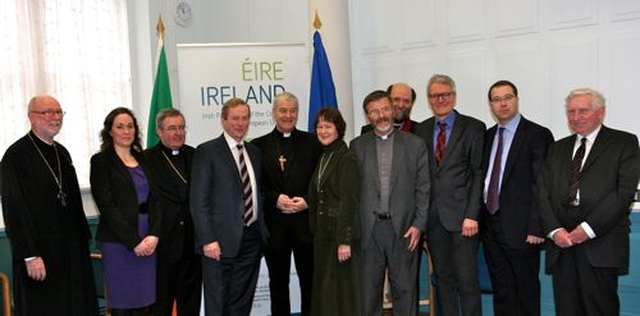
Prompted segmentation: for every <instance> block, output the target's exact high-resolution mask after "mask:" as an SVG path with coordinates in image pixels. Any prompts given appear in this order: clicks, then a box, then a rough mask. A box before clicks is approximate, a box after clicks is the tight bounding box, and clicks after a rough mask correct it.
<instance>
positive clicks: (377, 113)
mask: <svg viewBox="0 0 640 316" xmlns="http://www.w3.org/2000/svg"><path fill="white" fill-rule="evenodd" d="M391 111H393V109H392V108H391V107H390V106H385V107H383V108H381V109H379V110H371V111H369V115H371V116H380V115H382V114H383V113H385V114H386V113H391Z"/></svg>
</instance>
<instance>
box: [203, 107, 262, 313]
mask: <svg viewBox="0 0 640 316" xmlns="http://www.w3.org/2000/svg"><path fill="white" fill-rule="evenodd" d="M250 115H251V112H250V109H249V105H247V103H246V102H244V101H243V100H242V99H237V98H233V99H231V100H229V101H227V102H225V104H224V105H223V107H222V114H221V117H222V119H221V123H222V127H223V129H224V133H223V134H222V135H221V136H220V137H218V138H216V139H214V140H211V141H208V142H205V143H203V144H201V145H200V146H198V148H197V149H196V152H195V155H194V158H193V168H192V171H193V172H192V173H191V214H192V216H193V222H194V226H195V232H196V251H197V252H199V253H201V254H203V259H202V278H203V283H204V300H205V301H204V302H205V315H207V316H214V315H216V316H217V315H249V314H250V313H251V306H252V305H253V296H254V293H255V289H256V284H257V280H258V273H259V270H260V258H261V256H262V249H263V245H264V242H265V229H264V220H263V211H262V199H261V197H260V183H261V177H262V168H261V166H262V165H261V163H260V150H259V149H258V148H257V147H256V146H255V145H253V144H251V143H247V142H245V141H243V138H244V136H245V134H246V133H247V130H248V128H249V119H250Z"/></svg>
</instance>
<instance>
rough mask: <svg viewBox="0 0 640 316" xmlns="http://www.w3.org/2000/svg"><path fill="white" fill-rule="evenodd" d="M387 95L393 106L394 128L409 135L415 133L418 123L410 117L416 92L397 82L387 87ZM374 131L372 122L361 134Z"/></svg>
mask: <svg viewBox="0 0 640 316" xmlns="http://www.w3.org/2000/svg"><path fill="white" fill-rule="evenodd" d="M387 93H388V94H389V96H390V97H391V104H393V127H394V128H395V129H398V130H401V131H404V132H407V133H414V131H415V128H416V125H417V124H418V122H416V121H414V120H412V119H411V118H410V116H411V109H413V104H414V103H415V102H416V90H414V89H413V88H411V86H409V85H408V84H406V83H404V82H396V83H394V84H391V85H389V87H387ZM373 129H374V126H373V122H370V124H368V125H364V126H362V128H361V129H360V134H364V133H367V132H371V131H373Z"/></svg>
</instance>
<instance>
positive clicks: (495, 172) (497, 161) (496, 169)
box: [487, 127, 504, 215]
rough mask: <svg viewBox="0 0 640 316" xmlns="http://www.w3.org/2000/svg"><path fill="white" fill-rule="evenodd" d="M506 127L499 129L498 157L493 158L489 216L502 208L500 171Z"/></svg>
mask: <svg viewBox="0 0 640 316" xmlns="http://www.w3.org/2000/svg"><path fill="white" fill-rule="evenodd" d="M503 133H504V127H500V128H499V129H498V146H497V147H496V155H495V157H494V158H493V167H492V168H491V178H490V179H489V188H488V189H487V211H489V214H491V215H493V214H495V213H496V212H497V211H498V209H499V208H500V171H501V169H502V147H503V144H502V135H503Z"/></svg>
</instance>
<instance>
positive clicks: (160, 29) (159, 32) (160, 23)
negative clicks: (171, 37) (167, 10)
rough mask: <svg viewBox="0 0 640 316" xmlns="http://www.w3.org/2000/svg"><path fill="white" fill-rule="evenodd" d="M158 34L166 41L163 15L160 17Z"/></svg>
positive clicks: (157, 27)
mask: <svg viewBox="0 0 640 316" xmlns="http://www.w3.org/2000/svg"><path fill="white" fill-rule="evenodd" d="M156 32H157V34H158V37H159V38H161V39H163V40H164V23H162V14H160V16H159V17H158V24H156Z"/></svg>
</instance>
